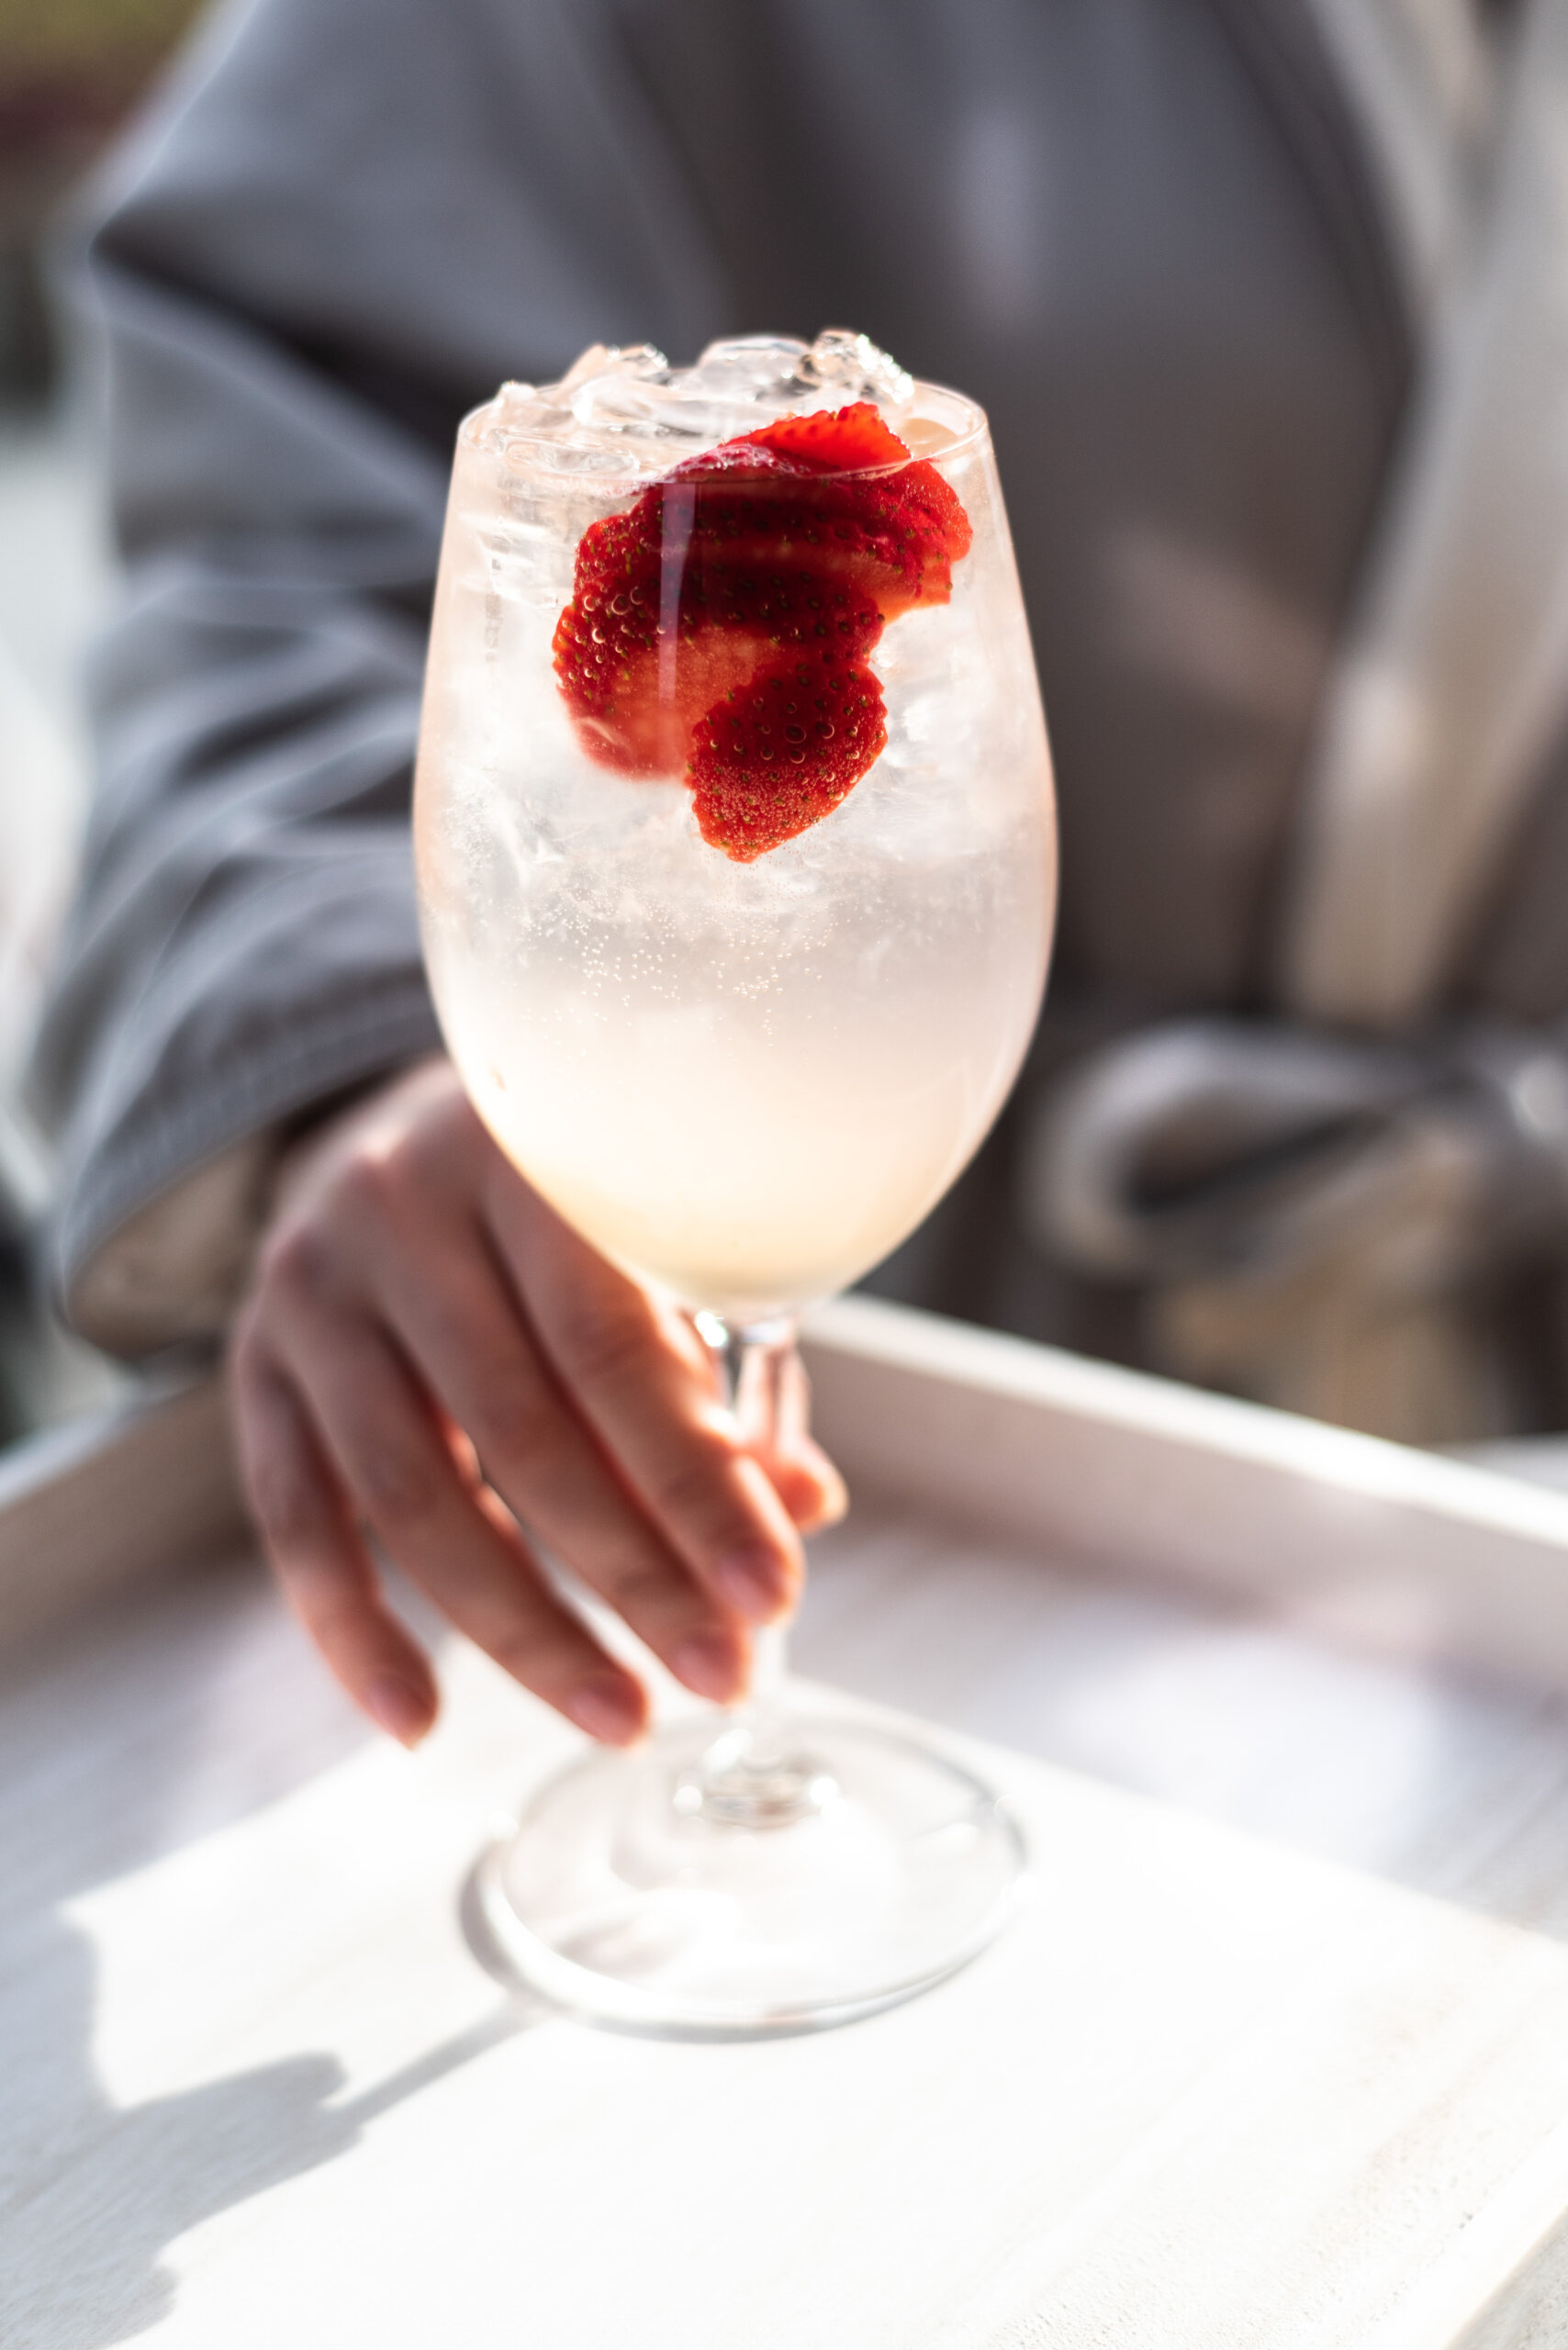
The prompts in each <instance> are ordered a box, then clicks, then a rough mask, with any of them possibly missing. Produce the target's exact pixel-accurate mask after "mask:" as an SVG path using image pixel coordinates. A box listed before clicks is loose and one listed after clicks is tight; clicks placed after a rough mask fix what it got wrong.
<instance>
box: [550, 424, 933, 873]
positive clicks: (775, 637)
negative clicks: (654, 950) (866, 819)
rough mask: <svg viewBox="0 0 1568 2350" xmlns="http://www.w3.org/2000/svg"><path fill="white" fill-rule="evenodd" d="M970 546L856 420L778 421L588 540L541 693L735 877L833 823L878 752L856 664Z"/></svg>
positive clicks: (914, 477)
mask: <svg viewBox="0 0 1568 2350" xmlns="http://www.w3.org/2000/svg"><path fill="white" fill-rule="evenodd" d="M971 538H972V532H971V531H970V528H969V517H968V515H967V514H966V513H965V512H964V509H963V507H962V505H961V504H960V503H959V501H958V498H957V496H956V495H955V494H954V492H953V491H952V489H951V488H949V487H948V485H947V484H946V482H945V481H944V480H943V478H942V476H941V475H940V474H939V473H938V472H937V471H936V469H935V466H934V465H931V464H926V463H925V462H924V461H923V460H921V459H916V458H913V457H912V456H911V455H910V453H909V451H908V450H907V449H906V448H905V446H904V444H903V442H902V441H901V440H899V439H898V437H897V435H896V434H894V433H893V432H891V431H889V429H888V427H887V426H886V425H885V424H884V423H883V421H882V420H881V418H880V416H879V414H878V412H877V410H876V408H874V407H873V406H872V405H871V403H870V402H869V401H866V400H862V401H859V402H857V404H856V405H855V406H854V407H853V408H840V409H839V410H838V412H837V414H836V415H834V414H832V413H830V412H829V411H828V410H826V409H823V410H821V411H819V412H818V413H816V414H813V415H810V416H786V417H780V418H779V419H778V420H777V421H776V422H775V423H772V424H767V425H764V426H763V427H762V428H761V430H760V431H756V432H748V433H746V434H745V435H744V436H743V437H742V438H741V439H739V440H735V441H726V442H723V444H722V446H721V447H719V448H717V449H709V450H706V451H704V453H702V455H700V456H698V457H691V458H689V459H688V460H687V462H686V463H685V464H681V465H678V466H677V467H676V469H675V470H674V472H673V473H671V474H669V475H667V476H666V477H665V478H664V479H663V480H662V481H657V482H655V483H652V484H651V485H650V486H649V487H648V488H647V489H645V490H644V491H643V492H642V494H641V496H640V497H638V498H636V499H635V500H634V501H633V504H632V505H631V506H630V507H628V508H627V509H625V510H624V511H623V512H622V513H619V514H610V515H607V516H605V518H604V519H603V520H601V521H598V522H594V523H590V525H589V526H588V529H587V530H586V531H585V532H584V533H583V536H582V540H581V543H580V544H579V546H578V548H577V569H576V576H575V578H574V581H573V590H574V592H573V596H572V600H571V602H570V603H569V604H568V605H567V606H566V610H565V611H564V612H563V613H562V614H561V617H560V620H559V621H558V623H557V625H556V629H555V637H554V657H555V675H556V677H557V678H558V679H559V681H560V687H561V691H562V693H563V695H564V696H565V698H566V706H567V708H568V710H569V711H571V713H572V717H573V719H574V721H575V722H576V725H577V736H578V740H579V741H580V742H581V743H582V744H583V747H584V748H585V749H586V750H587V751H588V753H589V755H591V756H592V757H593V758H594V759H596V760H597V761H598V762H599V764H600V765H601V766H603V767H613V768H614V769H616V770H617V772H618V773H620V774H622V775H625V776H634V777H655V776H658V777H669V776H678V777H681V778H683V779H684V780H685V781H686V783H687V784H688V785H689V787H690V789H691V790H692V793H693V795H694V804H695V808H696V813H697V821H698V825H699V828H700V832H701V834H702V837H703V839H704V840H705V841H707V842H708V843H709V844H710V845H711V846H712V847H714V848H720V849H722V850H723V851H724V853H725V855H726V856H731V857H734V859H735V860H736V861H737V862H738V863H741V864H748V863H750V861H751V860H752V859H753V858H754V857H757V856H763V855H764V854H765V853H766V852H767V850H768V849H772V848H777V847H778V845H779V844H780V843H781V842H783V841H787V840H792V839H793V838H794V837H795V835H796V834H799V833H802V832H804V831H805V830H806V829H807V827H808V826H809V825H812V824H814V823H816V822H818V820H819V819H820V818H821V817H823V816H825V815H826V814H827V813H828V811H829V810H830V809H833V808H836V807H837V805H838V803H839V801H840V800H842V799H843V798H844V797H845V795H846V792H848V791H850V790H852V789H853V788H854V787H855V785H856V784H857V783H858V782H859V780H860V778H861V777H862V776H863V775H864V774H865V773H866V771H867V769H868V767H870V766H871V765H872V763H873V762H874V761H875V760H876V759H877V757H878V756H879V754H880V753H881V751H882V749H883V747H884V745H885V744H886V742H887V730H886V727H885V725H884V723H883V706H882V695H881V688H880V687H879V684H878V681H877V678H876V677H875V675H874V674H873V672H872V671H871V669H870V668H869V667H868V666H867V656H868V655H869V654H870V652H871V650H872V648H873V646H874V645H875V644H876V643H877V642H878V640H879V637H880V635H881V633H882V629H883V627H884V625H885V623H886V622H887V621H890V620H895V619H897V618H898V616H899V615H900V614H901V613H902V612H907V611H909V610H913V608H914V607H915V606H916V605H921V604H945V603H946V601H947V600H948V599H949V597H950V596H951V594H952V586H953V574H952V566H953V565H954V564H955V563H957V562H959V561H961V560H962V558H963V556H964V555H966V554H968V552H969V545H970V542H971Z"/></svg>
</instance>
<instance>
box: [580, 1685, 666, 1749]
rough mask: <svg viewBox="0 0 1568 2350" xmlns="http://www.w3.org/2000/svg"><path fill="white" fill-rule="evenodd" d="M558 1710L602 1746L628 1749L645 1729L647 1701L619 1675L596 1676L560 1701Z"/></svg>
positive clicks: (636, 1688)
mask: <svg viewBox="0 0 1568 2350" xmlns="http://www.w3.org/2000/svg"><path fill="white" fill-rule="evenodd" d="M561 1711H562V1712H563V1713H564V1714H565V1715H566V1717H567V1718H568V1720H570V1721H574V1722H576V1724H577V1728H578V1729H582V1730H587V1732H588V1736H589V1737H590V1738H594V1739H597V1740H599V1744H600V1745H601V1746H631V1745H633V1743H634V1742H635V1741H636V1740H638V1739H639V1738H641V1736H642V1734H643V1731H644V1727H645V1726H646V1722H647V1715H648V1701H647V1698H646V1696H645V1695H644V1692H643V1691H642V1690H641V1689H640V1688H639V1687H638V1685H637V1684H636V1683H635V1682H634V1681H632V1680H630V1679H628V1678H627V1677H626V1676H625V1675H623V1674H621V1673H596V1674H595V1675H594V1677H593V1679H592V1680H591V1681H585V1682H583V1683H581V1684H579V1686H578V1687H577V1688H576V1689H574V1690H573V1691H572V1693H571V1695H569V1696H567V1697H564V1698H562V1700H561Z"/></svg>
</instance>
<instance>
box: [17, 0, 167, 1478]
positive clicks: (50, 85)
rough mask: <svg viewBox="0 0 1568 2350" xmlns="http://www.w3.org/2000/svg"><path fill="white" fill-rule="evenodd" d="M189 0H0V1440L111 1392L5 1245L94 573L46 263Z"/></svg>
mask: <svg viewBox="0 0 1568 2350" xmlns="http://www.w3.org/2000/svg"><path fill="white" fill-rule="evenodd" d="M196 6H197V0H0V1442H5V1441H6V1440H8V1439H10V1438H14V1437H16V1436H17V1435H18V1434H20V1433H22V1432H23V1431H24V1430H26V1429H28V1428H31V1427H39V1426H40V1425H46V1424H48V1423H50V1422H51V1421H54V1420H57V1419H60V1418H62V1417H67V1416H71V1415H73V1414H74V1413H76V1412H78V1411H81V1410H83V1409H84V1408H86V1407H88V1406H89V1405H90V1404H94V1403H96V1402H98V1401H100V1400H105V1399H106V1398H107V1397H109V1396H110V1395H112V1394H113V1393H115V1392H116V1391H117V1389H118V1386H119V1385H120V1384H121V1375H120V1374H118V1372H116V1371H113V1370H112V1369H111V1368H110V1367H109V1366H108V1365H106V1363H105V1362H104V1360H103V1359H102V1358H101V1357H99V1356H97V1355H96V1354H95V1353H94V1352H93V1351H92V1350H91V1349H90V1348H84V1347H80V1346H77V1345H75V1344H74V1343H73V1342H71V1341H69V1340H67V1339H66V1338H65V1337H64V1336H63V1335H62V1332H61V1331H60V1330H59V1328H58V1327H57V1326H56V1325H55V1324H54V1323H53V1320H52V1317H51V1316H50V1315H49V1314H48V1312H47V1310H46V1309H45V1307H44V1306H43V1304H42V1302H41V1301H40V1300H39V1298H38V1297H37V1296H36V1294H35V1293H34V1289H33V1284H32V1282H31V1281H30V1278H29V1274H28V1264H27V1258H26V1252H25V1249H24V1247H23V1234H24V1232H25V1229H26V1226H27V1224H28V1220H29V1218H30V1216H31V1215H32V1214H34V1212H35V1211H36V1208H37V1206H38V1204H39V1200H40V1198H41V1195H42V1193H43V1190H44V1187H45V1184H46V1182H47V1172H48V1170H47V1166H46V1162H45V1158H44V1155H43V1151H42V1147H41V1145H40V1143H39V1137H38V1135H37V1133H36V1131H35V1130H34V1128H33V1127H32V1125H31V1124H30V1122H29V1121H28V1116H27V1113H26V1111H25V1109H24V1107H23V1105H22V1103H21V1102H20V1099H19V1097H18V1090H17V1080H18V1075H19V1067H20V1062H21V1058H22V1056H23V1053H24V1051H25V1048H26V1043H27V1038H28V1033H29V1031H30V1028H31V1024H32V1020H33V1016H34V1013H35V1011H36V1007H37V1002H38V996H39V986H40V983H41V976H42V971H43V968H44V964H45V961H46V958H47V956H48V953H49V947H50V940H51V938H52V936H53V933H54V929H55V925H56V923H58V921H59V918H60V914H61V910H62V905H63V902H64V900H65V897H66V895H67V892H68V890H69V886H70V877H71V870H72V864H73V856H74V853H75V845H76V838H77V833H78V828H79V826H80V823H81V821H82V817H83V813H84V807H85V801H86V789H87V751H86V743H85V737H84V727H83V722H82V715H81V677H80V673H81V662H82V655H83V648H84V642H85V640H86V638H87V636H88V634H89V632H90V631H91V628H92V625H93V621H94V619H95V614H96V613H97V611H98V610H99V609H100V607H101V605H102V603H103V600H104V598H105V596H106V590H107V581H108V576H109V554H108V548H107V545H106V539H105V533H104V523H103V517H102V511H101V503H100V498H99V494H98V485H97V482H96V479H95V472H94V461H93V455H92V444H93V436H92V433H91V431H90V429H89V418H88V416H87V414H86V409H87V407H88V404H89V402H90V397H91V395H90V391H89V390H88V389H87V387H85V386H84V385H82V384H81V383H80V382H78V381H75V380H74V379H73V377H72V375H71V373H70V370H69V368H68V366H67V343H68V339H69V328H68V326H67V324H66V322H65V321H63V320H62V319H60V318H59V317H58V316H57V315H56V313H55V310H54V308H53V306H52V305H51V301H50V296H49V293H48V289H47V283H46V254H47V251H48V249H49V245H50V240H51V239H53V238H56V237H58V236H59V235H60V234H61V233H62V221H63V220H64V219H65V218H67V217H68V214H69V207H70V199H71V194H72V190H73V187H74V186H75V185H77V184H78V183H79V182H80V181H81V180H82V178H83V177H84V175H85V174H86V173H88V172H89V171H90V170H91V168H92V165H93V162H94V161H95V157H96V156H97V154H98V153H99V151H100V150H101V149H102V147H103V146H104V144H105V142H106V140H107V139H108V138H109V136H110V134H111V133H112V132H113V131H114V129H116V127H117V126H118V124H119V122H120V121H121V120H122V119H123V117H125V115H126V114H127V113H128V111H129V108H130V107H131V106H132V105H133V103H134V102H135V100H136V98H137V97H138V95H140V92H141V91H142V89H143V88H144V87H145V86H146V84H147V83H148V81H149V80H150V79H151V76H152V75H153V74H154V73H156V72H157V70H158V67H159V65H160V63H161V62H162V60H163V58H164V57H165V56H166V54H167V53H168V51H169V50H171V49H172V47H173V46H174V43H175V41H176V40H177V39H179V37H180V35H181V34H182V33H183V32H184V30H185V28H186V26H187V25H188V23H189V22H190V20H191V18H192V17H194V16H195V15H196Z"/></svg>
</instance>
